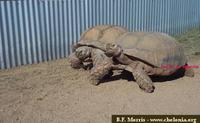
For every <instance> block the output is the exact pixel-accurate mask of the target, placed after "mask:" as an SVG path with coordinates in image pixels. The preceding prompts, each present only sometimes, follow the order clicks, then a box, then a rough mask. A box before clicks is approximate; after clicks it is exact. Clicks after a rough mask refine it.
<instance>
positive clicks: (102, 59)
mask: <svg viewBox="0 0 200 123" xmlns="http://www.w3.org/2000/svg"><path fill="white" fill-rule="evenodd" d="M91 58H92V61H93V68H92V70H91V82H92V84H93V85H98V84H99V82H100V80H101V79H102V78H103V77H104V76H105V75H108V74H109V71H110V70H111V69H112V65H113V61H112V58H109V57H107V56H106V55H105V54H104V52H103V51H102V50H99V49H93V51H92V54H91Z"/></svg>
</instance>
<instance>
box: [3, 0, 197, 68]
mask: <svg viewBox="0 0 200 123" xmlns="http://www.w3.org/2000/svg"><path fill="white" fill-rule="evenodd" d="M100 24H112V25H119V26H124V27H126V28H128V29H129V30H130V31H159V32H166V33H168V34H176V33H182V32H183V31H185V30H186V29H188V28H194V27H199V26H200V1H199V0H12V1H4V0H0V69H5V68H12V67H15V66H20V65H24V64H32V63H38V62H41V61H48V60H53V59H58V58H63V57H67V56H68V55H69V54H70V52H71V46H72V45H73V44H74V43H76V42H77V41H78V39H79V38H80V35H81V33H82V32H83V31H84V30H86V29H88V28H90V27H92V26H95V25H100Z"/></svg>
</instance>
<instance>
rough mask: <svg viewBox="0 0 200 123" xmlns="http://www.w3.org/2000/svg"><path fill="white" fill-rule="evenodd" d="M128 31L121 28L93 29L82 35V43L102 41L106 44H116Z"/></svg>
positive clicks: (105, 26)
mask: <svg viewBox="0 0 200 123" xmlns="http://www.w3.org/2000/svg"><path fill="white" fill-rule="evenodd" d="M127 31H128V30H127V29H125V28H122V27H119V26H111V25H100V26H95V27H92V28H90V29H88V30H86V31H85V32H84V33H82V35H81V38H80V41H81V42H90V41H100V42H101V41H102V42H104V43H114V42H115V41H116V40H117V39H118V38H119V37H120V36H121V35H122V34H124V33H125V32H127Z"/></svg>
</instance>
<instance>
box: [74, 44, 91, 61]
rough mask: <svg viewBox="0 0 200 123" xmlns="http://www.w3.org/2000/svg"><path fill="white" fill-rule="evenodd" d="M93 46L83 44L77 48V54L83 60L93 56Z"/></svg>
mask: <svg viewBox="0 0 200 123" xmlns="http://www.w3.org/2000/svg"><path fill="white" fill-rule="evenodd" d="M91 50H92V49H91V47H87V46H81V47H79V48H77V49H76V50H75V55H76V56H77V57H78V58H79V59H80V60H81V61H84V60H85V59H87V58H88V57H90V56H91V52H92V51H91Z"/></svg>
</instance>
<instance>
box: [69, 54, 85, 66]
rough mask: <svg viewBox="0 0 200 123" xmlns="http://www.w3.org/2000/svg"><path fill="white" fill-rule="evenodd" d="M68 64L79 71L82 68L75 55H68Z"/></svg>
mask: <svg viewBox="0 0 200 123" xmlns="http://www.w3.org/2000/svg"><path fill="white" fill-rule="evenodd" d="M69 62H70V65H71V67H72V68H75V69H80V68H82V67H83V63H82V62H81V60H80V59H79V58H78V57H77V56H76V55H75V53H72V54H70V56H69Z"/></svg>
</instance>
